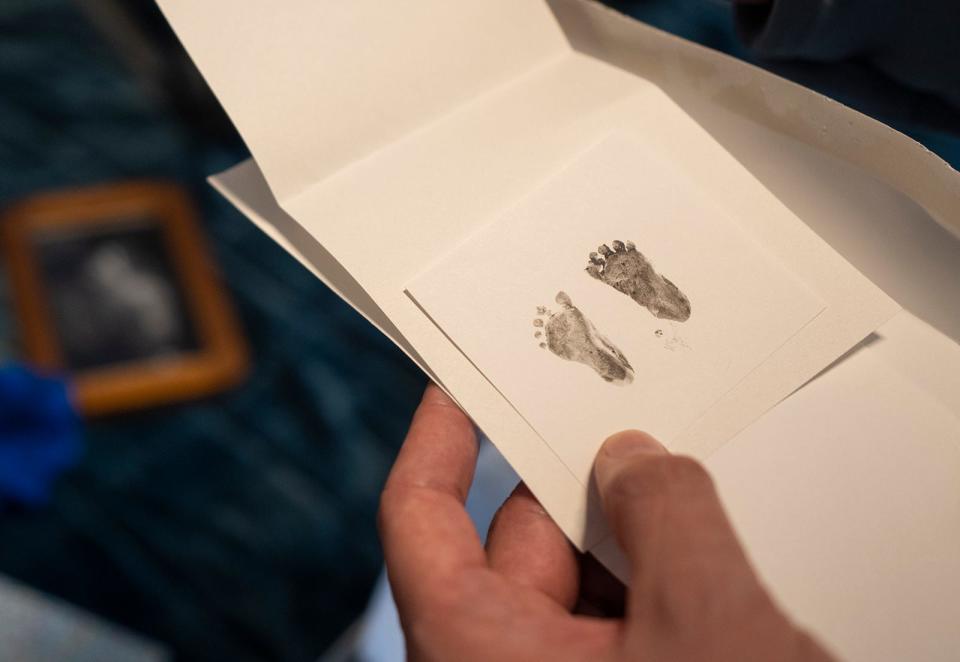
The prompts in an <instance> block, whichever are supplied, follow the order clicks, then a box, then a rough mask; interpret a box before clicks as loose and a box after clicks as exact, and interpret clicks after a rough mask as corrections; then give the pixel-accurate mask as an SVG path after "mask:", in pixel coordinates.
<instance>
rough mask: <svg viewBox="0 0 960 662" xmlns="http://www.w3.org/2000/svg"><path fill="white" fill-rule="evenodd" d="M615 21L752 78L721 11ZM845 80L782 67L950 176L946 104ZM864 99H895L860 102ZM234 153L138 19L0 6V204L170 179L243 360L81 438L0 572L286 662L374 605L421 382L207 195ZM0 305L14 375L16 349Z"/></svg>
mask: <svg viewBox="0 0 960 662" xmlns="http://www.w3.org/2000/svg"><path fill="white" fill-rule="evenodd" d="M198 1H202V0H198ZM610 4H613V5H614V6H616V7H617V8H618V9H621V10H624V11H628V12H629V13H632V14H634V15H635V16H638V17H640V18H642V19H644V20H647V21H649V22H652V23H654V24H656V25H658V26H660V27H663V28H665V29H668V30H671V31H673V32H676V33H678V34H681V35H683V36H686V37H688V38H691V39H694V40H696V41H699V42H701V43H705V44H706V45H708V46H712V47H714V48H718V49H720V50H724V51H727V52H730V53H733V54H736V55H738V56H740V57H744V58H746V59H749V55H748V54H747V53H746V52H745V51H744V50H743V48H742V47H741V46H740V45H739V42H738V41H737V39H736V36H735V34H734V30H733V26H732V21H731V19H730V15H729V14H730V12H729V4H728V3H724V2H719V1H711V0H702V1H698V2H694V1H691V2H670V1H668V0H664V1H659V2H656V1H650V2H627V1H620V2H611V3H610ZM844 66H845V67H848V66H849V67H852V68H853V69H836V68H834V69H832V70H831V71H832V72H833V73H831V74H830V75H826V76H823V75H818V74H817V72H818V71H820V72H821V73H822V72H823V69H822V68H820V69H817V68H813V69H811V68H809V67H806V66H795V65H792V64H789V63H787V64H780V65H777V67H776V70H777V71H778V72H779V73H783V74H785V75H789V76H792V77H794V78H796V79H798V80H800V81H801V82H805V83H807V84H811V85H814V86H816V87H818V88H819V89H821V90H823V91H825V92H827V93H829V94H832V95H833V96H835V97H837V98H839V99H840V100H842V101H845V102H847V103H851V104H852V105H854V106H856V107H859V108H862V109H864V110H867V111H870V112H874V114H876V115H878V116H879V117H881V119H884V120H886V121H889V122H892V123H894V124H895V125H897V126H898V128H901V129H902V130H905V131H907V132H908V133H911V134H912V135H914V136H915V137H918V138H919V139H921V140H922V141H924V142H925V143H926V144H927V145H928V146H930V147H931V148H932V149H934V150H935V151H939V152H940V153H941V154H942V155H943V156H944V157H945V158H948V159H949V160H951V161H952V162H953V163H955V164H956V163H958V161H960V158H958V157H960V150H958V149H957V139H956V132H955V131H953V130H949V131H944V130H943V127H944V126H945V125H946V124H949V121H947V120H945V119H943V117H944V115H943V113H944V108H945V106H943V104H939V102H933V101H931V100H929V99H927V100H924V99H923V98H922V97H921V98H920V101H918V97H916V96H915V95H914V96H910V95H901V96H897V95H898V92H897V91H896V89H895V88H891V87H890V85H889V84H887V82H884V81H883V80H882V79H878V78H875V77H873V74H870V73H869V72H866V73H865V72H864V68H863V67H862V66H861V65H859V64H857V63H855V62H854V63H850V64H849V65H844ZM850 71H855V72H857V75H858V76H859V75H860V74H863V76H862V82H861V83H859V84H858V85H859V88H858V87H857V86H853V87H851V85H850V84H849V82H850V80H851V78H850V76H849V75H847V74H848V73H849V72H850ZM844 72H847V73H844ZM855 77H856V76H855ZM857 89H860V90H863V89H866V90H867V92H868V93H867V94H865V95H860V94H858V93H857ZM878 94H880V95H881V96H884V97H885V98H886V97H889V95H891V94H892V95H893V99H894V103H892V104H891V103H884V104H881V105H871V104H872V103H873V101H871V99H875V98H876V96H877V95H878ZM887 101H889V98H888V99H887ZM891 109H892V110H891ZM246 155H247V152H246V149H245V147H244V146H243V144H242V142H241V141H240V139H239V138H238V136H237V135H236V133H235V131H234V130H233V128H232V126H231V124H230V122H229V121H228V120H227V118H226V117H225V115H224V114H223V112H222V110H221V109H220V108H219V106H218V105H217V103H216V101H215V100H214V99H213V98H212V96H211V95H210V94H209V92H208V91H207V89H206V87H205V85H204V84H203V82H202V80H201V79H200V77H199V76H198V74H197V73H196V71H195V70H193V68H192V67H191V65H190V63H189V60H188V59H187V58H186V57H185V55H184V54H183V52H182V51H181V49H180V48H179V46H178V44H177V42H176V39H175V38H174V37H173V35H172V34H171V33H170V31H169V30H168V28H167V26H166V25H165V23H164V22H163V19H162V17H161V16H160V15H159V12H158V11H157V9H156V8H155V6H154V5H153V3H152V2H150V1H148V0H125V1H123V2H120V1H116V2H111V1H105V0H100V1H97V0H75V1H73V2H71V1H70V0H3V2H0V206H3V207H5V206H7V205H8V204H10V203H13V202H15V201H16V200H18V199H21V198H22V197H24V196H27V195H30V194H33V193H37V192H40V191H44V190H48V189H55V188H64V187H74V186H81V185H86V184H94V183H104V182H111V181H117V180H126V179H130V178H150V179H158V178H159V179H163V180H168V181H172V182H175V183H178V184H179V185H181V186H182V187H184V188H185V189H186V190H187V191H188V192H189V194H190V196H191V197H192V200H193V201H194V203H195V204H196V206H197V207H198V209H199V212H200V216H201V219H202V226H203V230H204V232H205V233H206V234H207V237H208V239H209V240H210V243H211V245H212V250H213V253H214V257H215V260H216V262H217V264H218V266H219V269H220V271H221V273H222V276H223V279H224V281H225V284H226V287H227V289H228V291H229V294H230V295H231V296H232V299H233V302H234V305H235V307H236V309H237V311H238V313H239V317H240V321H241V324H242V327H243V330H244V333H245V335H246V338H247V341H248V343H249V345H250V347H251V351H252V368H251V372H250V374H249V376H248V378H247V379H246V381H245V382H244V383H243V385H242V386H240V387H238V388H234V389H232V390H230V391H229V392H226V393H224V394H222V395H220V396H217V397H215V398H209V399H206V400H202V401H199V402H192V403H188V404H179V405H171V406H167V407H164V408H161V409H154V410H150V411H146V412H142V413H136V414H125V415H122V416H113V417H110V418H105V419H97V420H91V421H86V422H84V423H83V425H82V436H83V441H84V448H85V450H84V453H83V455H82V457H81V459H80V461H79V463H78V464H77V465H76V466H75V467H74V468H72V469H71V470H69V471H67V472H66V473H65V474H64V475H63V476H61V478H60V479H59V480H58V481H57V482H56V483H55V486H54V488H53V491H52V493H51V496H50V499H49V501H48V503H47V504H46V505H44V506H41V507H33V508H26V507H23V506H20V505H17V504H14V503H5V504H4V503H3V502H2V501H0V575H5V576H6V577H8V578H11V579H12V580H14V581H16V582H17V583H18V584H19V585H28V586H31V587H33V588H35V589H38V590H39V591H41V592H42V593H43V594H44V595H45V596H49V597H50V598H55V599H57V600H63V601H66V602H68V603H71V604H72V605H75V606H77V607H79V608H82V609H83V610H85V611H87V612H90V613H92V614H94V615H96V616H98V617H100V618H102V619H104V620H105V621H109V622H112V623H115V624H118V625H121V626H123V627H124V628H127V629H129V630H132V631H134V632H136V633H139V634H141V635H144V636H145V637H148V638H150V639H152V640H154V641H156V642H160V643H161V644H162V645H163V646H165V647H166V649H167V650H168V651H170V652H171V653H172V655H173V656H174V657H175V659H178V660H201V661H206V660H218V661H219V660H232V661H236V662H244V661H251V662H252V661H263V660H280V661H287V660H289V661H297V662H300V661H305V660H312V659H315V658H316V657H317V656H318V655H320V654H321V653H322V652H323V651H324V650H325V649H326V648H327V647H328V646H329V645H330V644H331V643H332V642H333V641H334V640H335V639H336V638H337V637H338V636H339V635H340V634H341V633H343V632H344V630H346V629H347V628H348V626H349V625H350V624H351V623H352V622H353V621H354V620H355V619H356V618H357V617H358V615H359V614H360V613H361V611H362V609H363V607H364V604H365V602H366V600H367V597H368V593H369V591H370V588H371V586H372V585H373V582H374V580H375V578H376V576H377V574H378V573H379V569H380V564H381V557H380V550H379V546H378V542H377V539H376V534H375V529H374V513H375V509H376V502H377V497H378V492H379V488H380V486H381V484H382V481H383V479H384V477H385V475H386V472H387V470H388V468H389V466H390V464H391V461H392V458H393V456H394V454H395V452H396V450H397V448H398V446H399V444H400V441H401V439H402V436H403V434H404V432H405V429H406V425H407V422H408V420H409V417H410V415H411V413H412V411H413V409H414V407H415V405H416V403H417V401H418V399H419V396H420V393H421V391H422V389H423V387H424V384H425V379H424V377H423V376H422V375H421V374H420V373H419V372H418V371H417V369H416V368H415V367H414V366H413V365H412V364H411V363H410V362H409V361H408V360H407V359H406V358H405V357H404V356H403V355H402V354H401V353H400V352H399V351H398V350H397V349H395V348H394V347H393V346H392V345H391V344H390V343H389V342H388V341H387V340H386V339H384V338H383V337H382V336H380V334H379V333H378V332H377V331H375V330H374V329H373V328H372V327H371V326H370V325H368V324H367V323H366V322H365V321H364V320H363V319H362V318H360V316H359V315H357V314H356V313H355V312H353V311H352V310H351V309H350V308H349V307H348V306H347V305H346V304H344V303H343V302H341V301H340V300H339V299H338V298H337V297H336V296H335V295H333V294H332V293H331V292H330V291H329V290H327V289H326V288H325V287H324V286H323V285H322V284H321V283H320V282H318V281H317V280H316V279H315V278H314V277H313V276H311V275H310V274H309V273H308V272H307V271H306V270H305V269H303V268H302V267H301V266H300V265H299V264H298V263H296V262H295V261H294V260H293V259H292V258H290V257H289V256H287V255H286V253H284V252H283V250H281V249H280V248H279V247H277V246H276V245H275V244H274V243H273V242H272V241H270V240H268V239H267V238H266V237H265V236H264V235H262V234H261V233H260V231H259V230H257V229H256V228H255V227H254V226H253V225H252V224H250V223H249V222H247V221H246V220H245V219H244V218H243V217H242V216H241V215H240V214H239V213H238V212H236V211H235V210H234V209H233V208H232V207H231V206H230V205H229V204H228V203H226V202H225V201H224V200H222V199H221V198H220V197H219V196H218V195H217V194H216V193H215V192H214V191H213V190H212V189H210V188H209V187H208V185H207V184H206V182H205V178H206V177H207V176H208V175H209V174H211V173H214V172H217V171H220V170H222V169H224V168H226V167H228V166H230V165H233V164H234V163H236V162H237V161H239V160H241V159H243V158H244V157H245V156H246ZM3 291H4V289H3V285H2V283H0V359H6V360H11V359H15V358H17V356H18V355H19V349H18V347H19V342H20V339H18V338H17V335H16V329H15V326H14V323H13V319H12V313H11V312H10V309H9V306H8V305H7V304H6V302H5V301H4V296H3ZM0 407H2V404H0ZM2 602H3V595H2V593H0V613H3V611H2ZM4 650H7V651H9V650H12V649H4V648H3V644H2V643H0V658H3V659H7V658H6V657H3V651H4ZM11 659H12V658H11Z"/></svg>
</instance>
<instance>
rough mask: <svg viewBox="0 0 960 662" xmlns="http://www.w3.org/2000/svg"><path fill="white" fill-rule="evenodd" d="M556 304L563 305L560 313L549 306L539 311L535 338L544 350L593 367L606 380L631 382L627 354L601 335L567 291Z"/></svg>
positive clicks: (619, 382)
mask: <svg viewBox="0 0 960 662" xmlns="http://www.w3.org/2000/svg"><path fill="white" fill-rule="evenodd" d="M556 302H557V303H558V304H560V310H558V311H556V312H554V311H552V310H549V309H548V308H547V307H546V306H540V307H538V308H537V317H536V318H535V319H534V320H533V325H534V326H535V327H536V328H537V330H536V332H535V333H534V334H533V335H534V337H536V338H538V339H540V347H541V348H543V349H549V350H550V351H551V352H553V353H554V354H556V355H557V356H559V357H560V358H562V359H566V360H568V361H577V362H578V363H582V364H584V365H587V366H590V367H591V368H593V369H594V370H595V371H596V373H597V374H598V375H600V377H602V378H603V380H604V381H607V382H611V383H614V384H621V385H625V384H629V383H631V382H632V381H633V367H631V365H630V362H629V361H627V357H625V356H624V355H623V352H621V351H620V350H619V349H617V348H616V346H615V345H614V344H613V343H612V342H610V341H609V340H607V338H605V337H604V336H602V335H600V333H599V332H598V331H597V329H596V327H594V326H593V324H592V323H591V322H590V320H588V319H587V318H586V317H584V315H583V313H582V312H580V310H579V309H578V308H577V307H576V306H574V305H573V302H572V301H571V300H570V297H569V296H568V295H567V294H566V293H565V292H559V293H558V294H557V297H556Z"/></svg>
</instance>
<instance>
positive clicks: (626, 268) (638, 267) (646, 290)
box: [587, 240, 690, 322]
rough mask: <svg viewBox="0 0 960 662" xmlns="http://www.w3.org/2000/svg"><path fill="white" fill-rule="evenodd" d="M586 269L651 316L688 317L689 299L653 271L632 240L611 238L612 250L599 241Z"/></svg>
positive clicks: (677, 320)
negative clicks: (624, 240)
mask: <svg viewBox="0 0 960 662" xmlns="http://www.w3.org/2000/svg"><path fill="white" fill-rule="evenodd" d="M587 273H588V274H590V275H591V276H593V277H594V278H596V279H597V280H599V281H602V282H604V283H606V284H607V285H609V286H610V287H612V288H613V289H615V290H617V291H618V292H623V293H624V294H626V295H627V296H628V297H630V298H631V299H633V300H634V301H636V302H637V303H638V304H640V305H641V306H643V307H644V308H646V309H647V310H649V311H650V312H651V313H652V314H653V315H654V316H655V317H659V318H661V319H668V320H674V321H676V322H686V321H687V320H688V319H690V300H689V299H688V298H687V297H686V295H685V294H684V293H683V292H681V291H680V288H678V287H677V286H676V285H674V284H673V283H671V282H670V280H669V279H667V278H666V277H665V276H663V275H661V274H658V273H657V272H656V270H655V269H654V268H653V265H652V264H651V263H650V261H649V260H648V259H647V258H646V257H644V256H643V253H641V252H640V251H638V250H637V247H636V245H634V243H633V242H632V241H628V242H626V243H624V242H622V241H619V240H618V241H614V242H613V249H612V250H611V249H610V247H609V246H607V245H606V244H603V245H602V246H600V248H598V249H597V253H590V264H589V265H588V266H587Z"/></svg>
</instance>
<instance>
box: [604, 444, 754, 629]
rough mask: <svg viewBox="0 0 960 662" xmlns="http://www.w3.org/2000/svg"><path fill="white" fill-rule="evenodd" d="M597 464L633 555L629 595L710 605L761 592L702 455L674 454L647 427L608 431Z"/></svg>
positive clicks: (612, 514) (613, 520) (623, 542)
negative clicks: (700, 459) (701, 461)
mask: <svg viewBox="0 0 960 662" xmlns="http://www.w3.org/2000/svg"><path fill="white" fill-rule="evenodd" d="M594 472H595V476H596V482H597V488H598V490H599V492H600V497H601V500H602V503H603V508H604V511H605V512H606V515H607V519H608V520H609V521H610V525H611V527H612V529H613V532H614V534H615V535H616V537H617V540H618V541H619V543H620V546H621V547H622V548H623V551H624V552H625V553H626V555H627V557H628V559H629V561H630V567H631V573H632V576H631V582H630V583H631V594H632V597H631V602H633V601H634V599H641V600H650V599H658V600H661V601H662V599H663V598H664V597H666V598H668V599H667V600H666V603H668V604H672V605H674V606H676V607H679V606H680V605H696V606H697V609H698V610H702V609H707V610H709V611H712V609H713V608H714V607H716V608H721V609H730V608H735V607H736V606H738V605H737V604H735V603H741V605H740V606H742V601H743V600H751V599H753V598H755V597H756V592H757V591H759V592H760V593H763V591H762V589H761V588H760V584H759V581H758V580H757V578H756V575H755V574H754V572H753V570H752V568H751V567H750V564H749V562H748V561H747V558H746V555H745V554H744V552H743V549H742V548H741V546H740V543H739V541H738V540H737V537H736V534H735V533H734V531H733V529H732V527H731V526H730V522H729V521H728V519H727V517H726V514H725V513H724V511H723V507H722V506H721V504H720V499H719V497H718V496H717V492H716V490H715V489H714V486H713V481H712V479H711V478H710V475H709V474H708V473H707V471H706V469H704V468H703V467H702V466H701V465H700V464H699V463H698V462H697V461H695V460H693V459H692V458H689V457H683V456H676V455H671V454H670V453H668V452H667V450H666V449H665V448H664V447H663V446H662V445H661V444H660V443H659V442H657V441H656V440H655V439H654V438H653V437H651V436H650V435H648V434H646V433H643V432H637V431H627V432H620V433H618V434H615V435H614V436H612V437H610V438H609V439H607V441H606V442H605V443H604V445H603V447H602V448H601V450H600V453H599V455H598V456H597V460H596V464H595V467H594ZM661 604H662V602H661ZM701 613H702V612H701Z"/></svg>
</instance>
